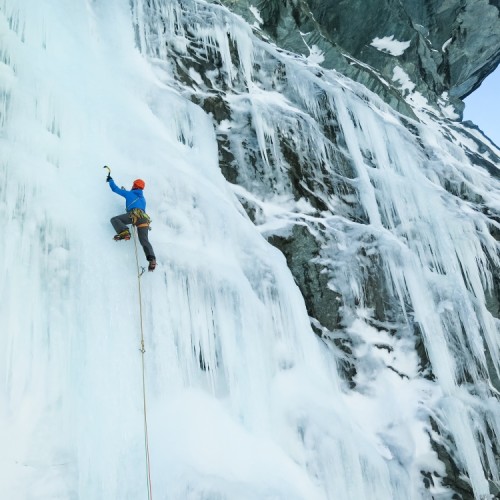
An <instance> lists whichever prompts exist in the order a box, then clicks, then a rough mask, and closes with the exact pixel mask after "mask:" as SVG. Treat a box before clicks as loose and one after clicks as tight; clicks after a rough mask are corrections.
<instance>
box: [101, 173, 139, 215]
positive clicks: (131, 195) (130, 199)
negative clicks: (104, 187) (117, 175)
mask: <svg viewBox="0 0 500 500" xmlns="http://www.w3.org/2000/svg"><path fill="white" fill-rule="evenodd" d="M109 187H110V188H111V191H113V192H115V193H116V194H119V195H120V196H123V197H124V198H125V208H126V210H127V212H130V211H131V210H133V209H134V208H140V209H141V210H143V211H144V212H145V211H146V198H144V193H143V192H142V189H132V191H127V190H126V189H120V188H119V187H118V186H117V185H116V184H115V181H114V180H113V179H110V180H109Z"/></svg>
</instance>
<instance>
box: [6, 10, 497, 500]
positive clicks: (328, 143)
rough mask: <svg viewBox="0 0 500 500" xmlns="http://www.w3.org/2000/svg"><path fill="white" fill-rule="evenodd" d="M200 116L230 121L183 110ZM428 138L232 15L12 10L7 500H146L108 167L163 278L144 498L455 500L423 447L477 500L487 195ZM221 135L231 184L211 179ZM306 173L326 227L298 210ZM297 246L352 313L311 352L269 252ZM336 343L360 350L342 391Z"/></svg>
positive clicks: (314, 339) (134, 312)
mask: <svg viewBox="0 0 500 500" xmlns="http://www.w3.org/2000/svg"><path fill="white" fill-rule="evenodd" d="M200 61H206V65H207V69H206V71H205V72H204V73H203V74H202V73H201V72H200V71H199V64H200ZM182 75H184V76H183V77H181V76H182ZM211 92H217V93H219V94H220V95H223V96H224V100H225V102H226V103H227V104H228V106H229V107H230V109H231V117H230V118H228V119H225V120H221V121H219V122H217V121H216V120H214V117H213V116H212V115H210V114H207V113H206V112H205V111H204V110H203V109H202V107H201V106H199V105H198V104H197V102H196V99H195V98H193V96H194V95H199V96H206V95H210V93H211ZM416 112H417V114H418V117H419V118H420V121H419V122H417V121H414V120H410V119H408V118H404V117H402V116H401V115H399V114H397V113H396V112H394V111H393V110H391V108H390V107H389V106H387V105H386V104H384V103H383V102H381V101H380V99H378V98H377V97H376V96H375V95H374V94H372V93H370V92H368V91H367V90H365V89H364V88H363V87H362V86H361V85H359V84H356V83H354V82H352V81H351V80H348V79H346V78H344V77H342V76H341V75H339V74H337V73H335V72H333V71H330V72H325V71H322V70H321V68H319V67H318V66H316V65H315V64H314V62H313V61H310V60H307V59H304V58H301V57H298V56H295V55H294V54H289V53H287V52H284V51H281V50H279V49H278V48H277V47H275V46H273V45H272V44H270V43H268V42H266V41H265V40H263V39H262V37H258V36H256V34H255V33H254V32H253V31H252V27H250V26H249V25H248V24H246V23H245V22H244V21H243V20H242V19H241V18H239V17H238V16H235V15H234V14H231V13H230V12H229V11H228V10H226V9H225V8H223V7H221V6H220V5H216V4H210V3H206V2H203V1H199V0H182V1H175V0H150V1H147V2H146V1H144V0H132V1H131V2H128V1H126V0H106V1H104V0H73V1H72V2H60V1H55V0H46V1H44V2H40V1H37V0H0V180H1V182H0V215H1V219H2V221H3V222H4V233H3V234H4V237H3V243H2V245H0V266H1V275H0V290H1V298H2V300H1V303H0V311H1V313H0V318H1V319H0V339H1V347H0V369H1V374H2V379H1V380H2V381H1V383H0V465H1V467H0V498H2V499H4V498H5V499H9V500H35V499H36V500H49V499H50V500H56V499H61V500H63V499H64V500H69V499H72V500H73V499H74V500H77V499H78V500H98V499H106V500H111V499H117V500H118V499H120V500H125V499H130V500H137V499H140V498H147V497H146V473H145V457H144V447H143V445H144V442H143V439H144V436H143V408H142V385H141V384H142V383H141V367H140V353H139V335H140V331H139V315H138V295H137V278H136V271H135V256H134V250H133V242H132V241H131V242H120V243H115V242H114V241H112V235H113V231H112V227H111V225H110V224H109V219H110V217H112V216H114V215H117V214H119V213H121V211H122V210H123V204H122V199H121V198H119V197H117V196H116V195H114V194H113V193H111V191H110V190H109V188H108V186H107V185H106V183H105V182H104V179H105V174H104V172H103V170H102V166H103V165H105V164H108V165H110V166H111V169H112V175H113V178H114V179H115V180H116V182H117V183H118V184H119V185H121V184H123V185H125V186H128V185H129V184H130V183H131V181H132V180H133V179H135V178H136V177H141V178H143V179H145V180H146V189H145V195H146V198H147V200H148V212H149V214H150V216H151V218H152V220H153V223H152V228H153V231H152V232H151V233H150V240H151V242H152V244H153V246H154V248H155V251H156V253H157V259H158V264H159V265H158V268H157V270H156V271H155V272H154V273H146V274H144V275H143V276H142V278H141V284H142V292H143V305H144V329H145V334H146V354H145V358H146V376H147V377H146V385H147V399H148V412H149V413H148V415H149V434H150V435H149V439H150V448H151V464H152V470H151V473H152V489H153V498H155V499H165V500H167V499H168V500H185V499H186V500H257V499H258V500H265V499H269V500H270V499H274V500H276V499H281V500H315V499H318V500H325V499H330V500H360V499H367V500H368V499H370V500H374V499H377V500H389V499H395V500H401V499H427V498H428V499H430V498H435V499H441V500H444V499H448V498H451V493H450V490H449V488H448V485H447V484H445V483H444V482H443V483H441V482H440V481H439V480H438V479H437V478H439V477H443V476H444V475H445V468H444V465H443V463H442V462H441V461H440V460H439V458H438V455H437V454H436V452H435V451H434V449H433V447H432V441H435V442H439V440H440V435H439V434H440V433H441V434H443V432H444V430H446V433H447V436H448V437H449V440H450V442H452V443H454V448H453V449H449V450H447V451H448V452H449V453H450V454H451V455H453V456H454V457H455V459H456V461H457V462H458V463H459V464H460V467H461V469H460V474H465V475H467V476H468V477H469V478H470V483H471V485H472V488H473V491H474V494H475V495H476V497H477V498H488V496H487V495H488V493H489V481H496V482H498V481H500V476H499V470H498V463H497V461H498V456H496V454H497V452H498V440H499V437H500V405H499V401H498V392H497V390H496V389H495V388H494V387H493V385H492V383H491V380H493V379H495V378H496V380H498V376H499V372H500V366H499V352H500V340H499V337H500V336H499V323H498V319H495V318H494V317H493V315H492V314H491V312H490V311H489V310H488V308H487V304H486V303H487V299H488V297H489V294H490V291H491V289H492V287H493V283H492V275H491V268H492V266H498V265H499V257H498V241H495V239H494V238H493V237H492V236H491V228H492V227H493V226H494V225H495V224H496V229H497V230H498V229H500V225H499V224H498V223H495V222H494V221H493V219H492V218H491V217H489V216H488V214H489V213H493V212H494V211H497V212H498V210H499V209H500V182H499V180H498V176H497V177H496V178H495V177H493V176H491V175H489V174H488V173H487V172H486V171H484V170H482V169H480V168H479V167H476V166H474V165H473V164H472V163H471V161H470V160H469V158H468V156H467V154H466V149H467V148H472V147H474V146H473V145H471V144H470V143H469V142H467V137H466V136H465V135H464V134H462V133H461V131H460V127H459V126H458V125H457V126H456V127H454V128H453V127H451V126H450V125H449V124H447V122H446V121H445V120H441V119H440V118H438V117H437V116H435V115H433V114H432V113H431V112H430V111H429V110H427V109H425V108H420V109H418V110H416ZM325 128H329V129H331V130H333V131H334V132H332V133H333V134H334V135H335V136H336V137H337V142H333V141H332V140H331V138H329V137H328V136H327V134H326V133H325ZM222 136H224V137H225V138H227V141H228V143H229V144H230V146H231V151H232V154H233V155H234V157H235V161H236V162H237V163H238V165H239V169H240V170H239V173H238V175H239V177H238V185H236V184H235V183H230V182H228V181H227V180H226V179H225V177H224V176H223V174H222V172H221V169H220V168H219V153H218V140H220V138H221V137H222ZM283 143H287V144H288V145H289V146H290V151H292V152H293V153H292V152H290V151H287V153H286V154H285V153H284V149H283ZM497 153H498V151H497ZM292 154H293V156H294V158H296V161H297V163H298V164H300V165H302V166H303V168H304V171H303V172H302V173H303V177H302V178H301V179H299V180H298V181H297V182H298V183H299V184H300V186H301V190H302V191H304V192H307V191H310V192H311V193H313V194H314V196H315V197H316V198H317V199H319V200H321V206H319V208H318V206H316V207H315V206H312V204H311V200H309V199H307V198H306V197H305V196H301V197H298V196H296V193H297V191H296V186H294V184H293V182H292V181H291V180H290V179H291V177H290V171H291V160H290V155H292ZM302 191H301V192H302ZM244 205H247V206H248V205H250V206H252V207H253V209H254V210H255V212H256V214H257V215H256V217H255V220H251V219H250V218H249V216H248V215H247V212H246V211H245V209H244ZM482 208H484V210H482ZM488 210H489V211H490V212H488ZM299 226H300V227H303V228H306V229H307V231H309V232H310V233H311V234H314V235H315V237H316V238H317V240H318V241H320V242H321V255H320V256H319V257H318V262H320V263H321V265H323V266H324V268H325V272H326V273H327V274H328V279H329V280H330V287H331V289H332V290H333V291H335V292H336V293H337V294H338V296H339V297H340V299H339V300H341V304H342V306H341V315H342V320H341V326H342V327H341V328H339V329H338V330H336V331H329V332H326V331H325V332H324V335H323V336H322V337H320V336H318V335H317V334H316V333H315V332H314V331H313V328H312V326H311V318H310V317H309V314H308V312H307V310H306V306H305V304H304V299H303V296H302V295H301V293H300V291H299V288H298V287H297V285H296V284H295V282H294V279H293V277H292V274H291V272H290V270H289V267H288V266H287V262H286V260H285V258H284V256H283V254H282V253H281V252H280V251H279V250H277V249H276V248H275V247H274V246H272V245H271V244H270V243H268V242H267V241H266V238H267V237H269V236H270V235H281V236H286V235H288V234H290V232H291V231H292V230H293V229H294V228H296V227H299ZM141 259H143V256H142V255H141ZM374 274H375V275H376V279H377V280H378V284H377V286H379V287H380V290H379V289H377V288H375V289H373V286H374V283H373V276H374ZM370 283H371V285H372V289H371V290H369V289H368V287H369V284H370ZM377 293H380V295H381V299H380V300H381V301H385V302H384V305H383V307H384V308H385V310H386V311H387V310H391V311H393V314H392V316H391V317H392V321H385V322H384V321H380V318H378V317H377V315H376V314H375V312H374V310H373V308H372V302H371V301H370V300H369V299H368V295H369V294H375V295H376V294H377ZM336 336H339V337H342V338H347V337H348V338H350V339H351V342H352V351H353V356H354V357H355V358H356V363H357V364H356V375H355V379H354V382H355V387H350V386H349V384H348V383H347V381H346V379H345V376H344V375H343V373H342V371H341V370H339V366H338V365H339V363H341V361H342V356H343V353H342V352H341V351H340V350H339V349H338V348H337V347H336V345H335V342H334V339H335V337H336ZM417 338H422V339H423V343H424V346H425V349H424V350H423V351H424V352H425V355H426V357H427V358H428V359H427V363H428V364H427V365H426V367H427V368H426V370H422V366H423V364H425V360H424V361H423V360H422V359H420V358H419V354H418V353H417V350H416V347H415V344H416V342H417ZM381 346H382V347H381ZM486 470H487V471H489V473H488V474H489V475H490V477H488V474H487V473H486V472H485V471H486ZM421 473H426V474H429V475H432V476H433V478H434V480H433V484H432V485H431V486H430V487H428V488H426V487H424V483H423V481H422V477H421Z"/></svg>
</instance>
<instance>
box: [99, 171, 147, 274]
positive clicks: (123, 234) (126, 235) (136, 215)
mask: <svg viewBox="0 0 500 500" xmlns="http://www.w3.org/2000/svg"><path fill="white" fill-rule="evenodd" d="M105 168H106V167H105ZM106 182H108V183H109V187H110V188H111V191H113V192H115V193H116V194H119V195H120V196H123V197H124V198H125V208H126V210H127V212H126V213H124V214H122V215H117V216H116V217H113V218H112V219H111V224H113V227H114V228H115V231H116V235H115V236H114V238H113V239H114V240H115V241H120V240H129V239H130V230H129V228H128V224H133V225H134V226H135V227H136V228H137V234H138V235H139V242H140V243H141V245H142V248H143V250H144V253H145V255H146V259H148V261H149V266H148V271H154V270H155V267H156V257H155V253H154V251H153V247H152V246H151V243H150V242H149V239H148V232H149V223H150V221H151V219H150V218H149V216H148V215H147V214H146V198H144V193H143V189H144V186H145V185H146V183H145V182H144V181H143V180H142V179H136V180H135V181H134V184H133V185H132V189H131V190H130V191H127V190H126V189H123V188H122V189H120V188H119V187H118V186H117V185H116V184H115V181H114V180H113V179H112V177H111V172H109V173H108V176H107V177H106Z"/></svg>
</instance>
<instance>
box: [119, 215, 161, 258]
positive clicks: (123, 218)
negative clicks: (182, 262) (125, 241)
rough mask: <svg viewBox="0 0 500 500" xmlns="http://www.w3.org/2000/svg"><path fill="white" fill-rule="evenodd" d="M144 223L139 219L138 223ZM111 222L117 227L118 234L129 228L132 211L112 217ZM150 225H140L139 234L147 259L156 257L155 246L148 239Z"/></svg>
mask: <svg viewBox="0 0 500 500" xmlns="http://www.w3.org/2000/svg"><path fill="white" fill-rule="evenodd" d="M141 223H143V221H141V220H139V221H138V224H141ZM111 224H113V227H114V228H115V231H116V234H120V233H121V232H122V231H125V229H127V226H128V225H129V224H132V216H131V214H130V213H126V214H122V215H117V216H116V217H113V218H112V219H111ZM148 233H149V227H138V228H137V234H138V235H139V243H140V244H141V245H142V248H143V250H144V254H145V255H146V259H148V260H152V259H155V258H156V257H155V253H154V251H153V247H152V246H151V243H149V239H148Z"/></svg>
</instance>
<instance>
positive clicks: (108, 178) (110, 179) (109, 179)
mask: <svg viewBox="0 0 500 500" xmlns="http://www.w3.org/2000/svg"><path fill="white" fill-rule="evenodd" d="M112 180H113V178H112V177H111V175H110V174H108V176H107V177H106V182H109V181H112Z"/></svg>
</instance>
